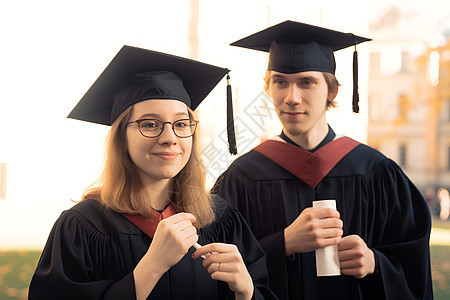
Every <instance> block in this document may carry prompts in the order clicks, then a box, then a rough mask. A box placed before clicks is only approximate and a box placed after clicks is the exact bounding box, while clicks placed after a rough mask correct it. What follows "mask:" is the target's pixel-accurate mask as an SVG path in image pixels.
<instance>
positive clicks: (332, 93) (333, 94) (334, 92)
mask: <svg viewBox="0 0 450 300" xmlns="http://www.w3.org/2000/svg"><path fill="white" fill-rule="evenodd" d="M338 91H339V86H338V85H336V86H335V87H334V88H332V89H328V97H327V101H328V102H333V100H334V99H335V98H336V96H337V93H338Z"/></svg>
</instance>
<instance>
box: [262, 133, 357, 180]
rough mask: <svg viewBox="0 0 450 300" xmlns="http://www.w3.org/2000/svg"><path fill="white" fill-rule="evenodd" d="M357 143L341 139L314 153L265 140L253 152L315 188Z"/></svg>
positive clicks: (290, 145)
mask: <svg viewBox="0 0 450 300" xmlns="http://www.w3.org/2000/svg"><path fill="white" fill-rule="evenodd" d="M358 145H359V142H357V141H355V140H353V139H351V138H349V137H342V138H338V139H335V140H333V141H331V142H329V143H328V144H326V145H325V146H323V147H321V148H319V149H318V150H317V151H315V152H309V151H307V150H305V149H302V148H300V147H298V146H295V145H292V144H288V143H286V142H284V141H283V142H282V141H276V140H266V141H264V142H262V143H261V144H259V145H258V146H256V147H255V148H254V149H253V150H255V151H257V152H259V153H261V154H262V155H264V156H265V157H267V158H268V159H270V160H272V161H273V162H275V163H276V164H278V165H279V166H281V167H283V168H284V169H286V170H287V171H289V172H290V173H292V174H293V175H295V176H296V177H297V178H298V179H300V180H302V181H303V182H305V183H306V184H308V185H309V186H310V187H312V188H315V187H316V186H317V185H318V184H319V182H321V181H322V179H323V178H324V177H325V176H326V175H327V174H328V173H329V172H330V171H331V169H333V168H334V166H335V165H336V164H337V163H338V162H339V161H340V160H341V159H342V158H343V157H344V156H345V155H347V154H348V153H349V152H350V151H351V150H353V149H354V148H355V147H356V146H358Z"/></svg>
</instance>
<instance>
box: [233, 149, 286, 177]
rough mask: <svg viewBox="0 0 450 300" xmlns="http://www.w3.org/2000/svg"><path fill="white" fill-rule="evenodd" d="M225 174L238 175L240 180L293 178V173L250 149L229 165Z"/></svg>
mask: <svg viewBox="0 0 450 300" xmlns="http://www.w3.org/2000/svg"><path fill="white" fill-rule="evenodd" d="M224 175H225V176H236V177H238V178H239V180H251V181H266V180H277V179H281V180H283V179H289V178H292V176H293V175H292V174H291V173H289V172H288V171H286V170H285V169H283V168H281V167H280V166H279V165H277V164H276V163H275V162H273V161H272V160H270V159H268V158H267V157H265V156H264V155H262V154H261V153H259V152H257V151H255V150H250V151H249V152H247V153H245V154H243V155H242V156H240V157H238V158H236V160H235V161H234V162H233V163H232V164H231V165H230V166H229V167H228V169H227V171H226V172H225V173H224Z"/></svg>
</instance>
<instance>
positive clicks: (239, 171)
mask: <svg viewBox="0 0 450 300" xmlns="http://www.w3.org/2000/svg"><path fill="white" fill-rule="evenodd" d="M368 40H369V39H366V38H362V37H358V36H355V35H353V34H345V33H342V32H337V31H332V30H329V29H325V28H320V27H315V26H311V25H307V24H302V23H298V22H292V21H286V22H283V23H280V24H278V25H275V26H273V27H269V28H267V29H265V30H263V31H260V32H258V33H256V34H254V35H251V36H249V37H247V38H244V39H242V40H239V41H237V42H235V43H233V44H232V45H234V46H240V47H245V48H250V49H256V50H262V51H268V52H269V66H268V70H267V74H266V79H265V80H266V86H265V87H266V92H267V94H268V95H269V96H270V97H271V98H272V100H273V102H274V106H275V110H276V112H277V114H278V117H279V119H280V121H281V123H282V125H283V130H282V133H281V134H280V135H279V136H277V137H275V138H274V139H269V140H267V141H265V142H263V143H262V144H260V145H259V146H257V147H256V148H254V149H253V150H251V151H250V152H248V153H246V154H244V155H242V156H241V157H240V158H238V159H236V160H235V162H233V164H232V165H231V166H230V167H229V168H228V170H226V171H225V172H224V173H223V174H222V175H221V176H220V177H219V178H218V180H217V182H216V185H215V187H214V189H213V190H214V192H216V193H218V194H219V195H221V196H223V198H225V199H227V200H228V201H231V202H232V204H234V205H235V206H236V207H237V208H238V209H239V210H240V212H241V213H242V214H243V216H244V218H246V220H247V222H248V223H249V224H250V227H251V228H252V230H253V232H254V234H255V235H256V237H257V238H258V240H259V242H260V244H261V245H262V246H263V248H264V250H265V251H266V253H267V266H268V270H269V276H270V285H271V288H272V290H273V291H274V292H275V293H276V294H277V295H278V297H279V298H280V299H432V285H431V272H430V257H429V235H430V228H431V219H430V214H429V211H428V208H427V205H426V203H425V201H424V199H423V197H422V196H421V194H420V192H419V191H418V190H417V188H416V187H415V186H414V185H413V184H412V183H411V182H410V180H409V179H408V178H407V177H406V175H405V174H404V173H403V172H402V170H401V169H400V168H399V166H398V165H397V164H395V163H394V162H393V161H392V160H390V159H388V158H386V157H385V156H384V155H382V154H381V153H379V152H378V151H376V150H374V149H372V148H370V147H368V146H366V145H363V144H360V143H358V142H356V141H355V140H352V139H350V138H348V137H344V136H339V135H336V134H335V133H334V131H333V130H332V129H331V127H329V125H328V123H327V120H326V111H327V109H328V108H329V107H332V106H334V102H333V101H334V99H335V97H336V94H337V92H338V86H339V84H338V82H337V80H336V78H335V77H334V73H335V59H334V54H333V52H334V51H336V50H339V49H342V48H346V47H349V46H355V47H356V44H358V43H361V42H364V41H368ZM355 54H356V53H355ZM355 61H356V55H355ZM355 67H356V69H355ZM355 67H354V73H355V74H354V76H355V80H354V84H355V85H356V81H357V66H355ZM354 90H355V91H356V92H357V87H356V86H355V89H354ZM353 105H354V111H357V110H358V107H357V105H358V103H357V96H355V97H354V102H353ZM322 199H334V200H336V206H337V211H336V210H333V209H329V208H316V207H314V208H313V207H312V202H313V201H314V200H322ZM329 245H337V249H338V260H339V263H340V272H341V275H340V276H323V277H322V276H320V277H319V276H317V273H316V264H315V260H316V258H315V250H317V249H320V248H322V247H325V246H329Z"/></svg>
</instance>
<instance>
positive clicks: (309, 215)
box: [284, 207, 343, 255]
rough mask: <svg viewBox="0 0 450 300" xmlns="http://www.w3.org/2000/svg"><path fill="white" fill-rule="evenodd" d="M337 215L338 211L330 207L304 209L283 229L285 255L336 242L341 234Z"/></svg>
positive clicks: (341, 224) (340, 222)
mask: <svg viewBox="0 0 450 300" xmlns="http://www.w3.org/2000/svg"><path fill="white" fill-rule="evenodd" d="M339 216H340V214H339V212H338V211H337V210H334V209H331V208H319V207H308V208H306V209H304V210H303V211H302V212H301V214H300V215H299V216H298V217H297V219H295V221H294V222H292V224H291V225H289V226H288V227H287V228H286V229H285V230H284V241H285V247H286V255H291V254H294V253H301V252H310V251H314V250H316V249H318V248H322V247H325V246H329V245H336V244H338V243H339V242H340V241H341V236H342V234H343V230H342V226H343V223H342V220H341V219H339Z"/></svg>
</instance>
